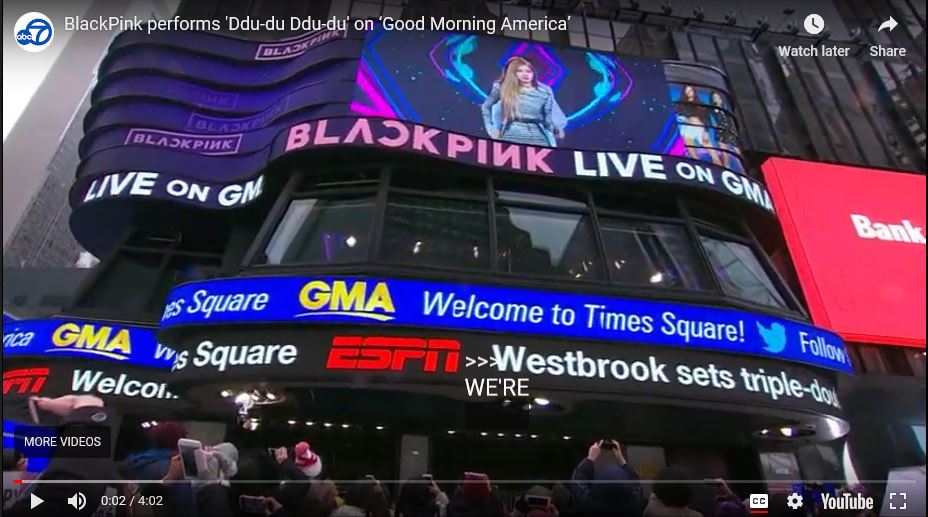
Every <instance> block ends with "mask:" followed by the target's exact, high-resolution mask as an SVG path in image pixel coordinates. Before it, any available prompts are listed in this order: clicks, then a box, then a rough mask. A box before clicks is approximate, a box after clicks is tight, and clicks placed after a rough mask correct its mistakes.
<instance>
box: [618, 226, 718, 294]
mask: <svg viewBox="0 0 928 517" xmlns="http://www.w3.org/2000/svg"><path fill="white" fill-rule="evenodd" d="M600 225H601V226H602V235H603V243H604V244H605V247H606V267H607V268H609V272H610V274H611V275H612V279H613V280H614V281H615V282H616V283H620V284H630V285H654V286H661V287H679V288H683V289H701V288H703V287H704V281H703V279H702V278H700V276H701V275H700V272H699V271H700V269H699V259H698V258H697V256H696V253H695V251H693V246H692V244H691V243H690V240H689V238H688V237H687V235H686V231H685V230H684V229H683V227H681V226H677V225H671V224H660V223H649V222H637V221H626V220H622V219H612V218H600Z"/></svg>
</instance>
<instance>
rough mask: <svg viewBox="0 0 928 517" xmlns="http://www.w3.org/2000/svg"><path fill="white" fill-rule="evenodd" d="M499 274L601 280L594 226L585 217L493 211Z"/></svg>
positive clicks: (530, 210)
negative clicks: (494, 213) (502, 272)
mask: <svg viewBox="0 0 928 517" xmlns="http://www.w3.org/2000/svg"><path fill="white" fill-rule="evenodd" d="M496 232H497V236H498V238H499V256H498V257H497V265H498V267H499V269H500V271H504V272H507V273H522V274H528V275H546V276H562V277H568V278H576V279H584V280H601V279H603V271H602V265H601V263H600V261H599V253H598V252H597V250H596V240H595V237H594V233H593V225H592V224H591V222H590V218H589V216H588V215H586V214H574V213H562V212H553V211H545V210H538V209H534V208H521V207H515V206H502V207H499V208H497V209H496Z"/></svg>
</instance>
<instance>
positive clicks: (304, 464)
mask: <svg viewBox="0 0 928 517" xmlns="http://www.w3.org/2000/svg"><path fill="white" fill-rule="evenodd" d="M293 456H294V458H293V461H294V463H296V466H297V467H298V468H299V469H300V470H301V471H303V474H305V475H306V477H308V478H310V479H316V478H318V477H319V475H320V474H322V458H320V457H319V456H317V455H316V453H314V452H313V451H312V449H310V447H309V443H308V442H300V443H298V444H296V446H295V447H294V448H293Z"/></svg>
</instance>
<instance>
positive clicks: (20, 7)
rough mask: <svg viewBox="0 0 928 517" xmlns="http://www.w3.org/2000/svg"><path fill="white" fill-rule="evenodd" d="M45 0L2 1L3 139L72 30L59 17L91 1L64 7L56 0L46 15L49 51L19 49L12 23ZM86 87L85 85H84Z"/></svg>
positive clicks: (80, 9) (75, 12) (81, 9)
mask: <svg viewBox="0 0 928 517" xmlns="http://www.w3.org/2000/svg"><path fill="white" fill-rule="evenodd" d="M42 3H44V2H24V1H16V0H14V1H12V2H9V1H5V2H3V34H4V35H5V36H4V38H3V139H4V140H6V137H7V135H8V134H9V133H10V130H11V129H13V125H14V124H15V123H16V120H17V119H18V118H19V115H20V114H22V112H23V110H24V109H26V105H27V104H28V103H29V100H30V99H31V98H32V95H33V94H34V93H35V91H36V89H37V88H38V87H39V85H40V84H41V83H42V80H43V79H45V75H46V74H48V71H49V69H50V68H51V66H52V64H54V62H55V59H57V58H58V56H59V54H61V49H63V48H64V47H65V45H66V44H67V42H68V39H70V37H71V34H72V33H71V32H69V31H64V30H61V25H62V24H63V23H64V22H63V21H62V20H63V18H64V16H66V15H80V14H83V13H84V12H85V11H86V10H87V8H88V7H89V6H90V4H91V0H71V1H70V2H68V4H65V5H66V7H62V4H60V3H58V2H55V12H54V13H52V12H51V11H50V10H49V12H46V13H45V14H46V15H47V16H49V17H51V20H52V23H53V24H54V25H55V29H56V31H55V37H54V39H53V40H52V43H51V46H50V47H49V48H48V50H45V51H43V52H26V51H24V50H22V49H20V48H19V45H17V44H16V42H15V41H14V39H13V25H15V24H16V20H17V19H19V17H20V16H22V15H23V14H25V13H27V12H30V11H33V10H35V9H37V7H40V6H41V4H42ZM84 86H86V85H84Z"/></svg>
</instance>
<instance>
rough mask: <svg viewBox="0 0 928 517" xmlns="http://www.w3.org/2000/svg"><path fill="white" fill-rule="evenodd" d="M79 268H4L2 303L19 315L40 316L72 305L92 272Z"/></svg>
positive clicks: (5, 307)
mask: <svg viewBox="0 0 928 517" xmlns="http://www.w3.org/2000/svg"><path fill="white" fill-rule="evenodd" d="M91 271H92V270H91V269H80V268H18V267H16V268H12V267H5V268H3V307H4V309H9V310H10V311H11V312H13V313H14V314H16V315H17V316H18V317H20V318H39V317H44V316H48V315H51V314H56V313H58V312H60V311H61V309H63V308H65V307H69V306H70V305H71V302H72V301H73V299H74V296H75V293H77V291H78V289H80V287H81V285H82V284H83V282H84V281H85V280H87V278H88V277H89V275H90V273H91Z"/></svg>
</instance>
